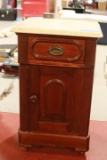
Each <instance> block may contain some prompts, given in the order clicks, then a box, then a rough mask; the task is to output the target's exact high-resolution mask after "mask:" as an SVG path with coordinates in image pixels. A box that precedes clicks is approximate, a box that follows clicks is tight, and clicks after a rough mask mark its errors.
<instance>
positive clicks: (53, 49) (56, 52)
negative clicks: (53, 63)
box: [49, 46, 64, 56]
mask: <svg viewBox="0 0 107 160" xmlns="http://www.w3.org/2000/svg"><path fill="white" fill-rule="evenodd" d="M49 53H50V54H52V55H54V56H60V55H62V54H63V53H64V50H63V48H61V47H58V46H52V47H50V48H49Z"/></svg>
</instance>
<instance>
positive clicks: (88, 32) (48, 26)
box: [12, 18, 103, 38]
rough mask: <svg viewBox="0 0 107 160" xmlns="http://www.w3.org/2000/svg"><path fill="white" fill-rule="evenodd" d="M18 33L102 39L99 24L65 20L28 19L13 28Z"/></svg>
mask: <svg viewBox="0 0 107 160" xmlns="http://www.w3.org/2000/svg"><path fill="white" fill-rule="evenodd" d="M12 31H13V32H16V33H30V34H48V35H63V36H80V37H93V38H100V37H102V36H103V35H102V32H101V29H100V25H99V24H98V22H94V21H84V20H83V21H82V20H81V21H78V20H72V19H69V20H65V19H43V18H28V19H26V20H24V21H23V22H21V23H19V24H17V25H16V26H14V27H13V28H12Z"/></svg>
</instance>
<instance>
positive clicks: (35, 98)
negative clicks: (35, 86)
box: [30, 95, 38, 103]
mask: <svg viewBox="0 0 107 160" xmlns="http://www.w3.org/2000/svg"><path fill="white" fill-rule="evenodd" d="M37 100H38V98H37V96H36V95H32V96H31V97H30V101H31V102H33V103H35V102H37Z"/></svg>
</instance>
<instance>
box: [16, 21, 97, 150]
mask: <svg viewBox="0 0 107 160" xmlns="http://www.w3.org/2000/svg"><path fill="white" fill-rule="evenodd" d="M58 23H59V22H58ZM22 28H23V27H22ZM14 31H15V32H16V33H17V35H18V47H19V49H18V51H19V64H20V129H19V144H20V145H22V146H26V147H30V146H49V147H66V148H73V149H75V150H76V151H80V152H85V151H88V149H89V139H90V136H89V133H88V130H89V117H90V108H91V97H92V86H93V75H94V64H95V50H96V40H97V37H94V38H92V37H84V36H68V35H67V36H66V35H60V34H59V35H55V34H54V33H53V34H51V35H50V34H46V33H45V34H43V33H41V34H40V33H27V32H26V33H23V32H22V33H21V31H20V28H19V30H17V29H14ZM18 31H19V32H18ZM47 33H48V32H47Z"/></svg>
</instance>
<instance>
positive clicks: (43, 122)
mask: <svg viewBox="0 0 107 160" xmlns="http://www.w3.org/2000/svg"><path fill="white" fill-rule="evenodd" d="M21 68H23V67H21ZM25 68H26V71H25ZM24 74H25V77H23V80H24V78H25V80H24V82H23V84H22V82H20V83H21V84H22V85H21V90H22V89H24V88H27V89H26V90H25V92H24V94H25V95H24V97H23V98H24V99H22V98H21V99H22V102H23V103H25V101H26V104H23V103H21V112H22V111H23V109H22V108H24V106H25V105H27V107H26V108H24V110H27V112H26V113H25V115H24V116H23V115H22V114H21V117H22V119H24V120H23V123H24V121H26V122H25V123H26V129H25V130H29V131H34V130H35V131H39V132H45V133H58V134H74V135H78V134H79V122H80V106H81V105H80V104H81V92H82V81H83V70H82V69H72V68H71V69H70V68H63V67H62V68H61V67H46V66H34V65H31V66H29V65H28V66H26V67H25V66H24V72H23V75H22V76H24ZM20 80H21V77H20ZM26 80H27V82H26ZM23 85H24V86H26V87H24V86H23ZM21 97H22V96H21ZM24 127H25V125H24ZM22 128H23V127H22ZM22 130H23V129H22Z"/></svg>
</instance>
